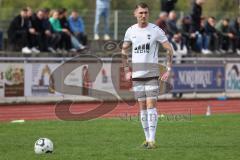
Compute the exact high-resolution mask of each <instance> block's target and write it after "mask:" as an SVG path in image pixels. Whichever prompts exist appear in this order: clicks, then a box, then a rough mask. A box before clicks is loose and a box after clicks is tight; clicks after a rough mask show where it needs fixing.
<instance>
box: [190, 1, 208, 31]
mask: <svg viewBox="0 0 240 160" xmlns="http://www.w3.org/2000/svg"><path fill="white" fill-rule="evenodd" d="M204 2H205V0H194V3H193V5H192V11H191V19H192V31H193V32H198V31H200V28H201V16H202V5H203V3H204Z"/></svg>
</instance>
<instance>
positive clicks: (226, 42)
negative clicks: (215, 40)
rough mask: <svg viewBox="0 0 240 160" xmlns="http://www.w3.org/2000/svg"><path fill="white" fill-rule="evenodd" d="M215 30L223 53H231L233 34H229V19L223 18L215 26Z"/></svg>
mask: <svg viewBox="0 0 240 160" xmlns="http://www.w3.org/2000/svg"><path fill="white" fill-rule="evenodd" d="M216 28H217V30H218V31H219V33H220V37H221V41H220V48H221V51H222V52H223V53H226V52H228V53H232V52H233V46H234V40H235V39H234V38H235V37H234V34H233V33H231V32H230V27H229V19H228V18H225V19H223V20H221V21H219V23H218V24H217V25H216Z"/></svg>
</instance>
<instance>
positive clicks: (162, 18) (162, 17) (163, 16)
mask: <svg viewBox="0 0 240 160" xmlns="http://www.w3.org/2000/svg"><path fill="white" fill-rule="evenodd" d="M167 18H168V14H167V12H161V13H160V14H159V17H158V19H157V20H156V25H157V26H158V27H159V28H161V29H162V30H163V31H164V32H165V33H166V32H167Z"/></svg>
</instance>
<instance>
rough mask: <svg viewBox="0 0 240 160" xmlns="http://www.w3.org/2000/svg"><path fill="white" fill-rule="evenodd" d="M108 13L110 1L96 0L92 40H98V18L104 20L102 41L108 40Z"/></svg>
mask: <svg viewBox="0 0 240 160" xmlns="http://www.w3.org/2000/svg"><path fill="white" fill-rule="evenodd" d="M109 12H110V0H96V15H95V24H94V40H99V39H100V37H99V30H98V27H99V23H100V18H101V17H102V16H103V18H104V40H109V39H110V36H109V14H110V13H109Z"/></svg>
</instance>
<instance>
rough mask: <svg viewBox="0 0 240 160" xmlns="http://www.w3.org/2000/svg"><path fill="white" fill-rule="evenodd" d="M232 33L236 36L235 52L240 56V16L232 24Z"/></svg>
mask: <svg viewBox="0 0 240 160" xmlns="http://www.w3.org/2000/svg"><path fill="white" fill-rule="evenodd" d="M230 32H231V33H233V34H234V35H235V37H236V38H235V43H234V52H237V54H238V55H240V16H239V17H237V18H236V19H235V20H234V21H233V22H232V23H231V24H230Z"/></svg>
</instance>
